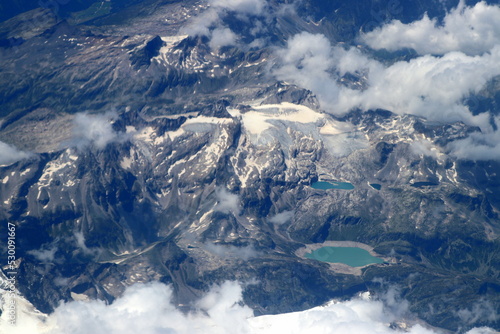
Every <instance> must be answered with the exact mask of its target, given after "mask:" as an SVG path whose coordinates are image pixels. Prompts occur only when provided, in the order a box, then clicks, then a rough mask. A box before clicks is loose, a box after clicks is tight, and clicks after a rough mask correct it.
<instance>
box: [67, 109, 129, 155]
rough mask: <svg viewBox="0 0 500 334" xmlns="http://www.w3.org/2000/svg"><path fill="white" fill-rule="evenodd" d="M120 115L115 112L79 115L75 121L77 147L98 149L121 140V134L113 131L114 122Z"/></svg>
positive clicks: (74, 130)
mask: <svg viewBox="0 0 500 334" xmlns="http://www.w3.org/2000/svg"><path fill="white" fill-rule="evenodd" d="M117 117H118V115H117V114H116V113H114V112H107V113H105V114H98V115H91V114H87V113H80V114H77V115H76V116H75V118H74V120H73V138H74V140H75V142H76V145H77V146H80V147H82V146H87V145H90V144H93V145H95V147H97V148H98V149H102V148H104V147H106V145H108V144H109V143H111V142H114V141H118V140H121V139H122V138H121V136H120V135H119V133H117V132H116V131H114V130H113V127H112V121H114V120H116V118H117Z"/></svg>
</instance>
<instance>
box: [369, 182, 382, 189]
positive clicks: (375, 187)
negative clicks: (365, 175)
mask: <svg viewBox="0 0 500 334" xmlns="http://www.w3.org/2000/svg"><path fill="white" fill-rule="evenodd" d="M370 187H372V188H373V189H376V190H380V189H382V185H380V184H378V183H370Z"/></svg>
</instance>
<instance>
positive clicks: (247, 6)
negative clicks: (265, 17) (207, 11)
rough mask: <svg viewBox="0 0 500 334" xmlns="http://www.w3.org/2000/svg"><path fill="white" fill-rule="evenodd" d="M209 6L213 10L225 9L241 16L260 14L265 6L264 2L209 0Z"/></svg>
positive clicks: (255, 0)
mask: <svg viewBox="0 0 500 334" xmlns="http://www.w3.org/2000/svg"><path fill="white" fill-rule="evenodd" d="M210 4H211V5H212V6H213V7H215V8H220V9H227V10H231V11H235V12H238V13H242V14H253V15H259V14H262V11H263V9H264V7H265V5H266V1H265V0H211V1H210Z"/></svg>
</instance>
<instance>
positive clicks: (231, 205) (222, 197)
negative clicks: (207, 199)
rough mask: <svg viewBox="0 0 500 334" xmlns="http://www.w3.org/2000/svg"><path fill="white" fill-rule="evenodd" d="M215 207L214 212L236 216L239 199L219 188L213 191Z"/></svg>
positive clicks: (238, 210)
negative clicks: (215, 201) (215, 199)
mask: <svg viewBox="0 0 500 334" xmlns="http://www.w3.org/2000/svg"><path fill="white" fill-rule="evenodd" d="M215 196H216V198H217V205H216V206H215V208H214V210H215V211H219V212H223V213H233V214H235V215H238V214H239V212H240V197H239V196H238V195H236V194H231V193H230V192H229V191H228V190H227V189H226V188H222V187H219V188H217V189H216V190H215Z"/></svg>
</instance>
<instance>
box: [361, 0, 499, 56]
mask: <svg viewBox="0 0 500 334" xmlns="http://www.w3.org/2000/svg"><path fill="white" fill-rule="evenodd" d="M361 40H362V41H364V42H365V43H366V44H368V45H369V46H370V47H372V48H374V49H387V50H391V51H394V50H399V49H402V48H412V49H414V50H416V51H417V52H418V53H419V54H445V53H447V52H450V51H462V52H464V53H466V54H469V55H479V54H482V53H484V52H487V51H489V50H491V49H492V48H493V47H494V46H495V45H498V44H500V7H499V6H498V5H488V4H486V3H485V2H484V1H482V2H479V3H477V4H476V5H475V6H474V7H467V6H465V4H464V1H463V0H461V1H460V4H459V5H458V6H457V8H455V9H453V10H451V11H450V12H449V13H448V14H447V15H446V17H445V18H444V21H443V24H442V25H440V24H438V22H437V20H436V19H432V20H431V19H429V17H428V16H427V15H425V16H424V17H423V18H422V19H421V20H419V21H415V22H412V23H409V24H403V23H401V21H398V20H394V21H392V22H391V23H389V24H387V25H384V26H382V27H380V28H377V29H375V30H373V31H371V32H369V33H366V34H364V35H362V36H361Z"/></svg>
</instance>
